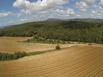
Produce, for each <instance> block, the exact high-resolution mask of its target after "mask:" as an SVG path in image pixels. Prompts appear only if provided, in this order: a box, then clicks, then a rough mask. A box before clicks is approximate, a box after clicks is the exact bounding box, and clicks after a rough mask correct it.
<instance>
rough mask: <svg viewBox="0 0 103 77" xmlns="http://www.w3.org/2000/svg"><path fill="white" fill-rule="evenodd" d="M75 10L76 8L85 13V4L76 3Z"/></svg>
mask: <svg viewBox="0 0 103 77" xmlns="http://www.w3.org/2000/svg"><path fill="white" fill-rule="evenodd" d="M76 8H78V9H79V10H80V11H86V10H87V8H88V5H87V3H86V2H83V1H80V2H76Z"/></svg>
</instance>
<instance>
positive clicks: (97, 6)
mask: <svg viewBox="0 0 103 77" xmlns="http://www.w3.org/2000/svg"><path fill="white" fill-rule="evenodd" d="M48 18H58V19H72V18H98V19H103V0H0V26H7V25H13V24H19V23H24V22H31V21H40V20H46V19H48Z"/></svg>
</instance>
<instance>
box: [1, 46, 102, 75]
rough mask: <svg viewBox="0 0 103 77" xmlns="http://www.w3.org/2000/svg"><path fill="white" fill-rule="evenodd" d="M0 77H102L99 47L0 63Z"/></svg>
mask: <svg viewBox="0 0 103 77" xmlns="http://www.w3.org/2000/svg"><path fill="white" fill-rule="evenodd" d="M0 77H103V47H102V46H101V47H99V46H88V45H77V46H73V47H70V48H67V49H63V50H56V51H55V52H50V53H45V54H41V55H36V56H30V57H24V58H22V59H18V60H14V61H4V62H2V61H1V62H0Z"/></svg>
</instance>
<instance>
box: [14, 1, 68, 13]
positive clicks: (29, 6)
mask: <svg viewBox="0 0 103 77" xmlns="http://www.w3.org/2000/svg"><path fill="white" fill-rule="evenodd" d="M68 1H69V0H37V1H36V2H30V1H29V0H16V1H15V2H14V3H13V6H14V7H17V8H21V9H24V10H30V11H41V10H45V9H50V8H54V7H56V6H60V5H63V4H65V3H66V2H68Z"/></svg>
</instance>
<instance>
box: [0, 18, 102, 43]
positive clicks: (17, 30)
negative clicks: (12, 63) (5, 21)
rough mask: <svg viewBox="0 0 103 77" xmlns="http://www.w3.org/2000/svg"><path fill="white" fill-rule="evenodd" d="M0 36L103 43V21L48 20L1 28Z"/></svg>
mask: <svg viewBox="0 0 103 77" xmlns="http://www.w3.org/2000/svg"><path fill="white" fill-rule="evenodd" d="M0 36H34V38H43V39H56V40H63V41H78V42H90V43H103V23H102V20H101V21H100V22H98V21H97V22H96V20H95V21H89V20H88V21H87V20H85V21H83V20H82V21H81V20H47V21H40V22H30V23H24V24H20V25H14V26H9V27H6V28H3V29H0Z"/></svg>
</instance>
